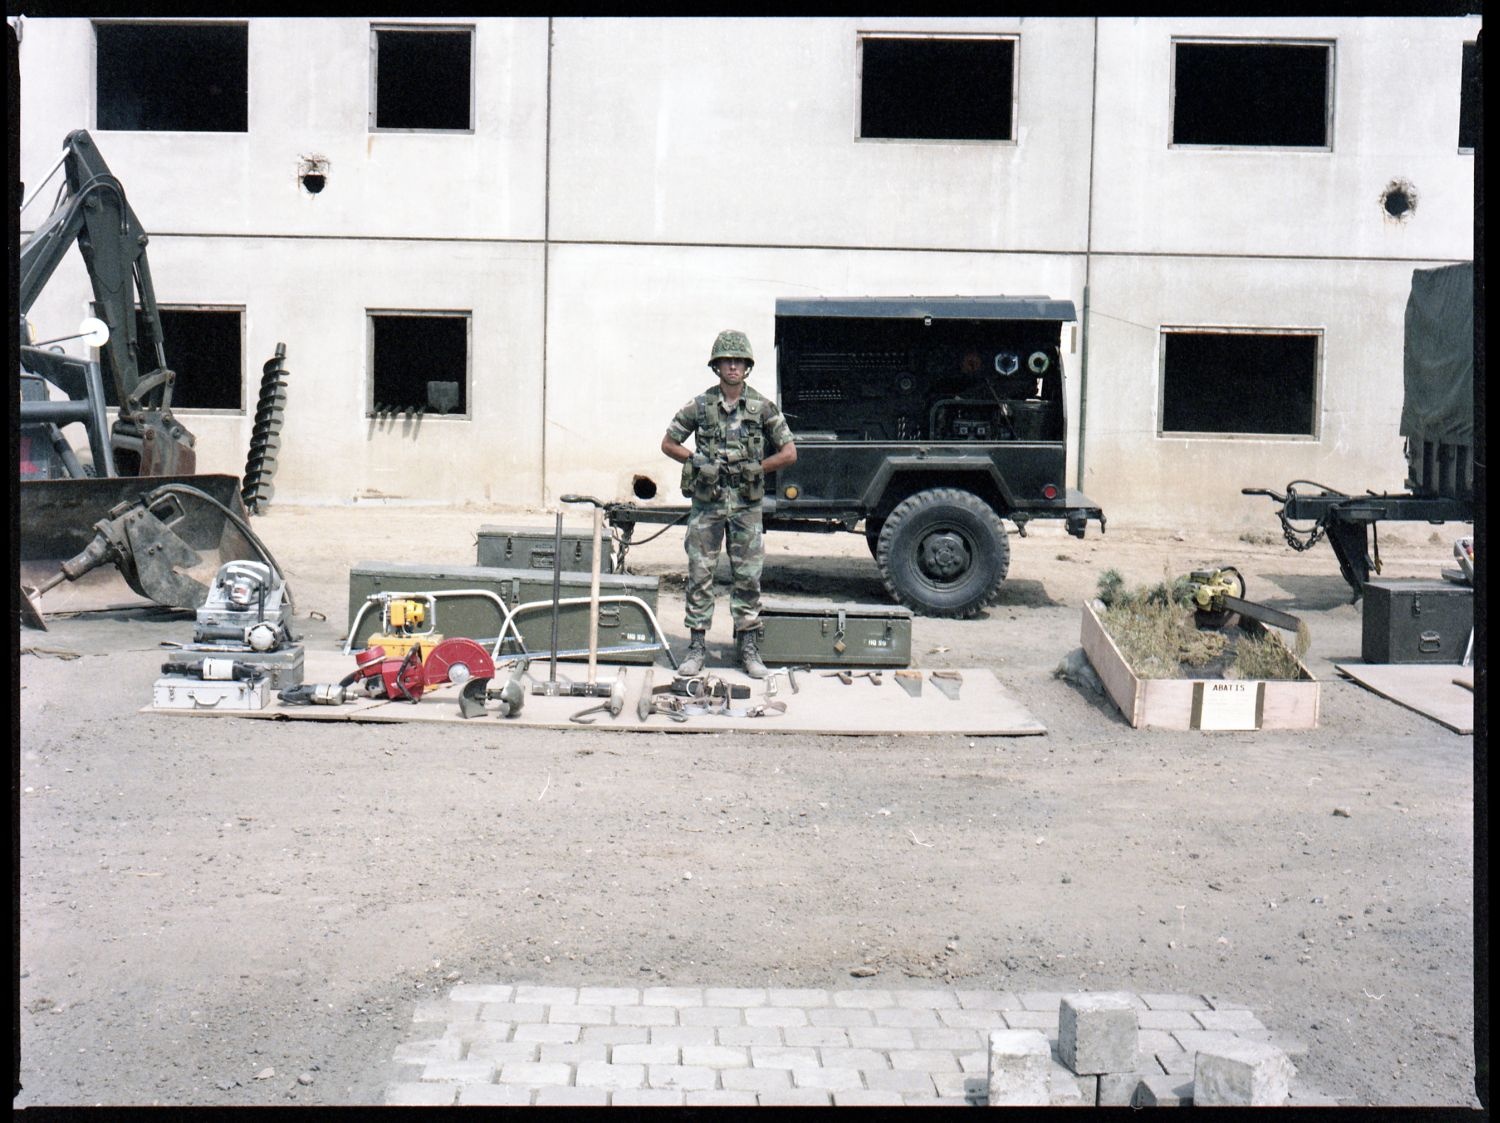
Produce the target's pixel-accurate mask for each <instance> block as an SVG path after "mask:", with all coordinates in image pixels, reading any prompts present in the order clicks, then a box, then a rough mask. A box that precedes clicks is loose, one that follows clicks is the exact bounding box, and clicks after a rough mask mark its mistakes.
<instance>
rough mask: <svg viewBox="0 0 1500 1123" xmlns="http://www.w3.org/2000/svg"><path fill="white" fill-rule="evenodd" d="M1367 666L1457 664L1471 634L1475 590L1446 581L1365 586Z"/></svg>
mask: <svg viewBox="0 0 1500 1123" xmlns="http://www.w3.org/2000/svg"><path fill="white" fill-rule="evenodd" d="M1364 614H1365V615H1364V627H1363V632H1362V634H1361V637H1360V655H1361V657H1362V658H1363V659H1364V661H1365V662H1366V663H1461V662H1463V658H1464V651H1465V650H1466V649H1467V647H1468V644H1469V634H1470V633H1471V632H1472V631H1473V629H1474V590H1473V589H1472V588H1469V587H1468V586H1465V585H1455V584H1453V583H1452V582H1449V581H1423V580H1386V581H1382V580H1373V581H1367V582H1365V605H1364Z"/></svg>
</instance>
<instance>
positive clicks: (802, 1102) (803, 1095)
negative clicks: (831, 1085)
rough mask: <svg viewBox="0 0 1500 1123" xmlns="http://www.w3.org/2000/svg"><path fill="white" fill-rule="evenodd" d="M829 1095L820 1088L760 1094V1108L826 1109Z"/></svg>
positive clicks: (788, 1089)
mask: <svg viewBox="0 0 1500 1123" xmlns="http://www.w3.org/2000/svg"><path fill="white" fill-rule="evenodd" d="M830 1094H831V1093H829V1092H825V1091H824V1090H823V1089H822V1088H787V1089H786V1090H784V1091H780V1092H762V1093H760V1106H761V1107H827V1106H828V1100H829V1096H830Z"/></svg>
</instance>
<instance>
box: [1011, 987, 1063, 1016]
mask: <svg viewBox="0 0 1500 1123" xmlns="http://www.w3.org/2000/svg"><path fill="white" fill-rule="evenodd" d="M1020 998H1021V1009H1023V1010H1048V1011H1050V1012H1052V1013H1054V1014H1055V1013H1057V1008H1058V1007H1059V1006H1061V1005H1062V1000H1063V995H1062V991H1060V990H1028V991H1023V992H1022V993H1021V996H1020Z"/></svg>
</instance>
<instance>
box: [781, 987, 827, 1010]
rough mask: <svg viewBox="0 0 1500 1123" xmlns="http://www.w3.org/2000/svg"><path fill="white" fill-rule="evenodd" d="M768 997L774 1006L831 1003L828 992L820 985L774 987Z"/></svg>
mask: <svg viewBox="0 0 1500 1123" xmlns="http://www.w3.org/2000/svg"><path fill="white" fill-rule="evenodd" d="M768 997H769V999H770V1003H771V1005H772V1006H808V1007H819V1006H827V1005H828V1004H829V997H828V992H827V991H826V990H823V989H821V988H818V987H772V988H771V989H770V991H769V992H768Z"/></svg>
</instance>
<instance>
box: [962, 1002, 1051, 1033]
mask: <svg viewBox="0 0 1500 1123" xmlns="http://www.w3.org/2000/svg"><path fill="white" fill-rule="evenodd" d="M1021 1014H1022V1011H1020V1010H1006V1011H1000V1010H984V1009H980V1008H978V1007H975V1008H972V1009H960V1010H939V1011H938V1012H937V1016H938V1021H939V1022H941V1023H942V1024H943V1025H945V1026H949V1027H951V1028H953V1029H978V1030H983V1031H984V1032H985V1033H989V1031H990V1030H992V1029H1004V1028H1005V1019H1007V1018H1009V1017H1013V1016H1017V1015H1021ZM1025 1016H1027V1017H1032V1018H1037V1017H1045V1016H1046V1015H1043V1014H1036V1013H1030V1014H1026V1015H1025ZM1011 1028H1015V1027H1011ZM1021 1028H1024V1029H1035V1028H1036V1027H1035V1026H1023V1027H1021Z"/></svg>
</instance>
